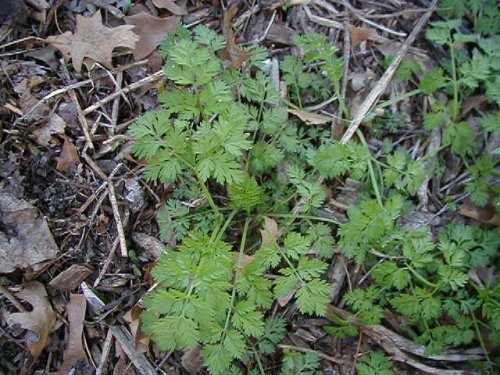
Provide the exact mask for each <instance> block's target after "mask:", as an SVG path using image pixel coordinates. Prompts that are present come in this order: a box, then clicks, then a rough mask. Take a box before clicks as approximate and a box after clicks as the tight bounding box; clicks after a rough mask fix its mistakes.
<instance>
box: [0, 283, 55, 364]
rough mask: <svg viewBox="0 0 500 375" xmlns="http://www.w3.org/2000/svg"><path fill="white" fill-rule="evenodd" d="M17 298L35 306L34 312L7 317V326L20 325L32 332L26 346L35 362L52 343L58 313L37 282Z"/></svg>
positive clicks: (28, 285) (13, 314)
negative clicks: (51, 335)
mask: <svg viewBox="0 0 500 375" xmlns="http://www.w3.org/2000/svg"><path fill="white" fill-rule="evenodd" d="M17 297H19V298H20V299H22V300H23V301H26V302H28V303H29V304H30V305H31V306H33V310H32V311H30V312H18V313H12V314H9V315H7V324H9V325H10V326H12V325H14V324H19V325H20V326H21V327H23V328H24V329H27V330H29V331H31V332H32V333H31V334H28V335H26V341H27V343H26V345H27V346H28V349H29V351H30V353H31V356H32V358H33V362H35V361H36V360H37V359H38V357H39V356H40V354H41V353H42V350H43V348H45V347H46V346H47V345H48V344H49V342H50V334H51V333H52V332H53V331H54V329H55V325H56V313H55V312H54V310H53V309H52V306H51V305H50V302H49V300H48V298H47V292H46V291H45V288H44V287H43V285H42V284H41V283H39V282H37V281H33V282H30V283H28V284H27V285H26V286H25V287H24V289H23V290H22V291H21V292H19V293H18V294H17Z"/></svg>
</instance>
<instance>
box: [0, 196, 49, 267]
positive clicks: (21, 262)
mask: <svg viewBox="0 0 500 375" xmlns="http://www.w3.org/2000/svg"><path fill="white" fill-rule="evenodd" d="M0 223H1V224H2V225H1V226H2V229H3V228H5V232H4V231H3V230H0V274H1V273H10V272H13V271H15V270H16V268H21V269H26V268H29V267H31V268H32V269H33V270H34V271H38V270H39V269H41V268H42V267H43V262H45V261H48V260H51V259H54V258H55V257H56V256H57V252H58V247H57V244H56V243H55V241H54V238H53V237H52V233H51V232H50V229H49V226H48V225H47V221H46V220H45V218H44V217H43V216H41V215H40V214H39V212H38V210H37V209H36V208H35V207H33V206H32V205H31V204H30V203H28V202H26V201H24V200H21V199H18V198H16V197H14V196H13V195H11V194H9V193H8V192H6V191H0Z"/></svg>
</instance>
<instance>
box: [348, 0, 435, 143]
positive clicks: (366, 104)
mask: <svg viewBox="0 0 500 375" xmlns="http://www.w3.org/2000/svg"><path fill="white" fill-rule="evenodd" d="M436 3H437V0H434V1H433V2H432V4H431V6H430V8H429V10H428V11H427V12H426V13H425V14H424V15H423V16H422V17H421V18H420V20H419V21H418V23H417V25H416V26H415V27H414V28H413V30H412V32H411V33H410V35H409V36H408V38H407V39H406V40H405V41H404V43H403V44H402V45H401V48H400V49H399V51H398V52H397V54H396V57H395V58H394V60H392V63H391V65H390V66H389V68H387V70H386V71H385V73H384V74H383V76H382V77H381V78H380V79H379V81H378V82H377V84H376V85H375V87H374V88H373V89H372V91H370V93H369V94H368V96H367V97H366V98H365V100H364V101H363V104H361V107H360V108H359V109H358V111H357V112H356V115H355V116H354V119H353V120H352V122H351V124H350V125H349V127H348V128H347V130H346V132H345V133H344V136H343V137H342V139H341V140H340V143H342V144H345V143H347V142H349V140H350V139H351V138H352V136H353V135H354V133H355V132H356V130H357V129H358V127H359V125H360V124H361V122H362V121H363V119H364V118H365V117H366V115H367V114H368V112H369V111H370V109H371V108H372V107H373V106H374V105H375V103H376V102H377V100H378V99H379V97H380V95H381V94H382V93H383V92H384V90H385V89H386V87H387V85H388V84H389V82H390V81H391V79H392V77H393V76H394V73H395V72H396V69H397V68H398V66H399V64H400V63H401V61H402V60H403V57H404V56H405V55H406V53H407V52H408V49H409V48H410V46H411V45H412V44H413V42H414V41H415V39H416V37H417V35H418V34H419V33H420V31H421V30H422V28H423V27H424V25H425V24H426V23H427V21H428V20H429V17H430V16H431V14H432V12H434V9H435V8H436Z"/></svg>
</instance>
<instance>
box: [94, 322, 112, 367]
mask: <svg viewBox="0 0 500 375" xmlns="http://www.w3.org/2000/svg"><path fill="white" fill-rule="evenodd" d="M112 345H113V334H112V333H111V331H110V330H108V334H107V335H106V340H105V341H104V344H103V345H102V354H101V361H100V363H99V367H97V369H96V370H95V375H101V374H102V372H103V370H104V366H105V365H106V361H107V360H108V356H109V352H110V351H111V346H112Z"/></svg>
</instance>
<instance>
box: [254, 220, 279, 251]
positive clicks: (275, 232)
mask: <svg viewBox="0 0 500 375" xmlns="http://www.w3.org/2000/svg"><path fill="white" fill-rule="evenodd" d="M282 234H283V232H282V231H281V229H279V228H278V223H277V222H276V220H274V219H271V218H269V217H267V216H266V217H264V228H263V229H260V235H261V236H262V246H265V245H267V244H270V243H273V242H274V241H276V240H277V239H278V238H280V237H281V235H282Z"/></svg>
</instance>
